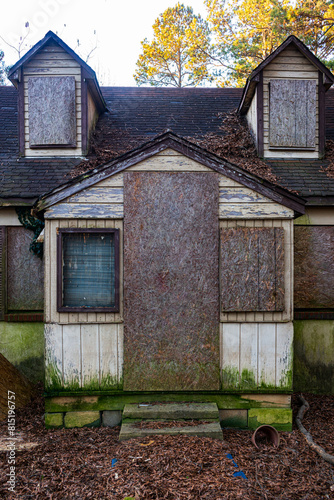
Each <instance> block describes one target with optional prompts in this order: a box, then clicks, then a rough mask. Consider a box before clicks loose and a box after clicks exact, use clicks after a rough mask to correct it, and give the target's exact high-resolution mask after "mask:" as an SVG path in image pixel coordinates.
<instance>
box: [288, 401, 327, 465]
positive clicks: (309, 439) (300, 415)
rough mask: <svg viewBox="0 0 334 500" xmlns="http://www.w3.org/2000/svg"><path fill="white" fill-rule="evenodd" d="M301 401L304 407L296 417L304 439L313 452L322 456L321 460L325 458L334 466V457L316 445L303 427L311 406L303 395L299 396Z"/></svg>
mask: <svg viewBox="0 0 334 500" xmlns="http://www.w3.org/2000/svg"><path fill="white" fill-rule="evenodd" d="M299 399H300V401H301V402H302V406H301V407H300V408H299V411H298V414H297V417H296V424H297V427H298V429H299V430H300V432H301V433H302V434H303V435H304V437H305V439H306V441H307V443H308V445H309V446H310V448H312V450H314V451H316V452H317V453H318V455H320V456H321V458H323V459H324V460H326V462H328V463H330V464H332V465H334V456H333V455H330V454H329V453H327V452H326V451H325V450H324V449H323V448H322V447H321V446H319V445H318V444H316V443H315V442H314V441H313V438H312V436H311V434H310V433H309V432H308V431H307V430H306V429H305V427H304V426H303V424H302V420H303V417H304V413H305V411H306V410H308V409H309V407H310V405H309V404H308V402H307V401H306V399H305V398H304V397H303V395H302V394H301V395H300V396H299Z"/></svg>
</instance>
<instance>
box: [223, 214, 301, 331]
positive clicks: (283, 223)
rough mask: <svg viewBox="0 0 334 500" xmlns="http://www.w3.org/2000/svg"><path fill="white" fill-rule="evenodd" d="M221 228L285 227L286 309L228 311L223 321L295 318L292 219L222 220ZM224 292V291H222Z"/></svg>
mask: <svg viewBox="0 0 334 500" xmlns="http://www.w3.org/2000/svg"><path fill="white" fill-rule="evenodd" d="M220 227H221V228H235V227H282V228H283V229H284V283H285V291H284V292H285V295H284V300H285V304H284V311H278V312H226V313H221V314H220V321H221V322H224V323H225V322H229V323H234V322H239V321H240V322H245V323H254V322H255V323H257V322H258V323H260V322H261V323H262V322H263V323H268V322H287V321H292V319H293V221H292V220H282V219H274V220H264V219H262V220H261V219H247V220H235V219H234V220H233V219H232V220H221V221H220ZM222 293H223V292H222Z"/></svg>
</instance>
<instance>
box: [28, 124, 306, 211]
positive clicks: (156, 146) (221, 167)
mask: <svg viewBox="0 0 334 500" xmlns="http://www.w3.org/2000/svg"><path fill="white" fill-rule="evenodd" d="M168 148H171V149H174V150H175V151H178V152H179V153H181V154H182V155H184V156H186V157H188V158H191V159H192V160H194V161H197V162H198V163H200V164H202V165H205V166H207V167H209V168H211V169H212V170H214V171H216V172H218V173H219V174H222V175H225V176H226V177H229V178H231V179H232V180H235V181H236V182H238V183H240V184H243V185H244V186H246V187H249V188H250V189H253V190H254V191H256V192H258V193H260V194H262V195H264V196H267V197H268V198H270V199H271V200H273V201H276V202H277V203H280V204H282V205H284V206H286V207H288V208H291V209H292V210H295V211H296V212H298V213H300V214H303V213H305V207H304V200H303V199H302V198H300V197H298V196H296V195H293V194H291V193H289V192H288V191H287V190H285V189H283V188H281V187H279V186H275V185H273V184H271V183H270V182H268V181H265V180H263V179H262V180H261V182H259V181H258V179H256V178H255V177H253V176H252V175H251V174H249V173H246V172H245V171H243V170H242V169H240V168H238V167H236V166H234V165H232V164H230V163H228V162H226V161H224V160H222V159H220V158H218V157H216V156H215V155H213V154H212V153H208V152H207V151H204V150H202V149H201V148H199V147H197V146H195V145H194V144H191V143H189V142H188V141H185V140H183V139H180V138H178V137H177V136H175V135H174V134H171V133H167V134H163V135H162V136H160V137H158V138H157V139H155V140H154V141H153V143H149V144H147V145H145V146H143V147H142V148H140V149H137V150H135V151H133V152H131V153H129V154H125V155H124V156H123V159H120V160H115V161H113V162H111V163H109V164H108V165H106V166H105V167H104V169H103V170H102V169H101V170H100V171H99V172H97V173H92V174H90V176H89V177H87V176H82V177H81V179H80V180H76V181H70V182H69V183H68V184H67V185H65V186H62V187H59V188H56V189H55V190H54V191H53V192H52V193H51V194H50V195H48V196H47V197H45V198H42V199H41V200H40V201H39V203H38V204H37V211H39V210H45V209H46V208H48V207H50V206H51V205H54V204H55V203H58V202H59V201H61V200H63V199H64V198H67V197H68V196H71V195H73V194H75V193H77V192H78V191H81V190H82V189H85V188H88V187H90V186H92V185H94V184H96V183H97V182H100V181H103V180H104V179H106V178H107V177H109V176H110V175H116V174H118V173H120V172H122V171H123V170H125V169H126V168H128V167H131V166H133V165H136V164H138V163H140V162H142V161H144V160H146V159H148V158H150V157H151V156H153V155H154V154H156V153H159V152H162V151H164V150H166V149H168Z"/></svg>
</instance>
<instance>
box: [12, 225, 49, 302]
mask: <svg viewBox="0 0 334 500" xmlns="http://www.w3.org/2000/svg"><path fill="white" fill-rule="evenodd" d="M33 237H34V233H33V232H32V231H29V229H25V228H24V227H22V226H21V227H8V228H7V245H8V256H7V276H8V285H7V307H8V309H12V310H21V311H22V310H23V311H29V310H30V311H36V310H39V309H43V308H44V290H43V289H44V268H43V261H42V259H41V258H39V257H37V256H36V255H35V254H34V253H32V252H30V251H29V247H30V243H31V242H32V239H33Z"/></svg>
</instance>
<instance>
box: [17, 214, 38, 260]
mask: <svg viewBox="0 0 334 500" xmlns="http://www.w3.org/2000/svg"><path fill="white" fill-rule="evenodd" d="M16 213H17V216H18V219H19V221H20V222H21V224H22V226H23V227H25V228H26V229H30V231H33V232H34V237H33V240H32V242H31V243H30V247H29V250H30V252H33V253H34V254H36V255H37V256H38V257H40V258H42V257H43V243H38V242H37V241H36V240H37V238H38V236H39V235H40V234H41V232H42V231H43V229H44V222H43V221H41V220H39V219H37V218H36V217H34V216H33V215H31V213H30V208H25V207H17V208H16Z"/></svg>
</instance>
